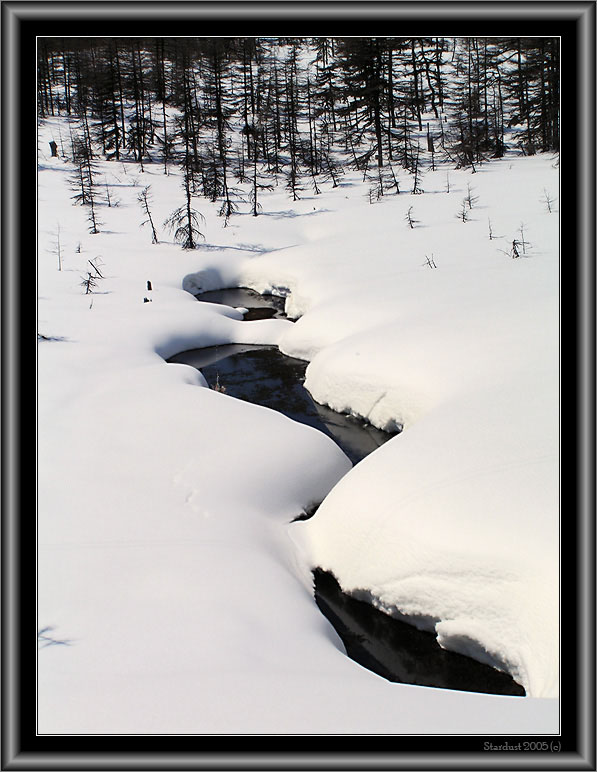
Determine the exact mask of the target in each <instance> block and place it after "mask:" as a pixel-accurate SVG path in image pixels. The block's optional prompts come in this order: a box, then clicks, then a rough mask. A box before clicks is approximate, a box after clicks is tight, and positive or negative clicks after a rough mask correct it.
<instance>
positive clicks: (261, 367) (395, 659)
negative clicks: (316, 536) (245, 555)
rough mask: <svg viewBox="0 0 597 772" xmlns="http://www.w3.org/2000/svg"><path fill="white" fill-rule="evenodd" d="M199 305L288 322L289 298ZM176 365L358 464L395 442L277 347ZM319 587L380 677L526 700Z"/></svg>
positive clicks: (346, 637)
mask: <svg viewBox="0 0 597 772" xmlns="http://www.w3.org/2000/svg"><path fill="white" fill-rule="evenodd" d="M197 297H198V299H199V300H205V301H208V302H211V303H223V304H225V305H229V306H232V307H243V308H246V309H247V313H246V314H245V316H244V318H245V320H247V321H251V320H254V319H266V318H273V317H278V318H279V317H283V316H284V298H279V297H275V296H272V295H267V296H264V295H259V294H257V293H256V292H254V291H253V290H249V289H244V288H237V289H228V290H218V291H214V292H206V293H202V294H201V295H198V296H197ZM168 361H169V362H177V363H181V364H188V365H191V366H193V367H196V368H197V369H199V370H201V372H202V374H203V376H204V377H205V379H206V380H207V382H208V384H209V386H210V387H211V388H216V389H218V390H220V391H222V392H224V393H226V394H227V395H229V396H232V397H236V398H238V399H243V400H246V401H247V402H253V403H255V404H258V405H262V406H264V407H268V408H271V409H272V410H277V411H279V412H281V413H283V414H284V415H286V416H288V417H290V418H292V419H294V420H296V421H300V422H302V423H305V424H308V425H309V426H312V427H314V428H316V429H319V430H320V431H323V432H324V433H326V434H328V435H329V436H330V437H332V439H333V440H334V441H335V442H336V444H337V445H339V446H340V448H342V450H343V451H344V452H345V453H346V455H347V456H348V457H349V458H350V460H351V461H352V462H353V464H356V463H358V462H359V461H360V460H361V459H362V458H364V457H365V456H366V455H368V454H369V453H371V452H372V451H374V450H375V449H376V448H378V447H379V446H380V445H382V444H383V443H384V442H386V441H387V440H389V439H390V437H391V436H392V435H391V434H388V433H387V432H383V431H380V430H379V429H376V428H375V427H373V426H371V425H370V424H366V423H364V422H362V421H360V420H357V419H355V418H353V417H352V416H349V415H344V414H341V413H337V412H335V411H333V410H331V409H330V408H327V407H325V406H323V405H319V404H318V403H316V402H315V401H314V400H313V399H312V398H311V396H310V394H309V392H308V391H307V390H306V389H305V388H304V385H303V384H304V380H305V371H306V368H307V365H308V363H307V362H305V361H303V360H300V359H294V358H292V357H288V356H285V355H284V354H282V353H281V352H280V351H279V349H278V348H277V347H276V346H263V345H259V346H255V345H248V344H230V345H223V346H213V347H209V348H202V349H192V350H189V351H185V352H182V353H181V354H177V355H175V356H173V357H171V358H170V359H169V360H168ZM309 514H312V513H309ZM314 582H315V600H316V602H317V605H318V606H319V608H320V610H321V611H322V613H323V614H324V615H325V616H326V617H327V619H328V620H329V621H330V622H331V624H332V625H333V626H334V628H335V629H336V632H337V633H338V635H339V636H340V637H341V639H342V641H343V643H344V646H345V648H346V652H347V654H348V656H349V657H351V658H352V659H354V660H355V661H356V662H359V663H360V664H361V665H363V666H364V667H366V668H368V669H369V670H372V671H373V672H375V673H377V674H378V675H380V676H383V677H384V678H387V679H388V680H390V681H396V682H400V683H408V684H417V685H423V686H433V687H439V688H448V689H458V690H460V691H476V692H486V693H493V694H508V695H518V696H523V695H524V694H525V691H524V689H523V688H522V686H520V685H519V684H517V683H516V682H515V681H514V680H513V679H512V678H511V676H509V675H508V674H506V673H502V672H500V671H498V670H495V669H494V668H492V667H489V666H487V665H484V664H482V663H480V662H477V661H475V660H472V659H470V658H468V657H465V656H463V655H461V654H457V653H454V652H450V651H447V650H445V649H442V648H441V647H440V646H439V644H438V643H437V640H436V638H435V635H433V634H432V633H429V632H425V631H420V630H418V629H416V628H415V627H413V626H412V625H410V624H406V623H405V622H403V621H400V620H398V619H394V618H392V617H390V616H389V615H387V614H385V613H383V612H381V611H379V610H377V609H375V608H374V607H373V606H371V605H370V604H368V603H365V602H363V601H361V600H356V599H354V598H352V597H351V596H349V595H347V594H345V593H343V592H342V591H341V589H340V587H339V585H338V583H337V582H336V580H335V578H334V577H333V575H331V574H329V573H326V572H324V571H321V570H320V569H317V570H315V571H314Z"/></svg>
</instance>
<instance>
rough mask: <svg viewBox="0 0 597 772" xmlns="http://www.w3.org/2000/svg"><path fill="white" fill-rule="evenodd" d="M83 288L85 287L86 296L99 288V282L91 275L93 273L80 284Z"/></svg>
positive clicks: (89, 273)
mask: <svg viewBox="0 0 597 772" xmlns="http://www.w3.org/2000/svg"><path fill="white" fill-rule="evenodd" d="M80 286H81V287H85V294H86V295H90V294H91V293H92V292H93V290H94V289H95V287H96V286H97V281H96V279H95V277H94V276H93V275H92V274H91V272H88V274H87V278H86V279H83V281H82V282H81V283H80Z"/></svg>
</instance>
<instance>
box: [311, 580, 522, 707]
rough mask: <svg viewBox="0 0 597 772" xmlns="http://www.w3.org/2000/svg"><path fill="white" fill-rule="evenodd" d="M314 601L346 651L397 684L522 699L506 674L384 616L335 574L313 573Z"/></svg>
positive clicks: (430, 635) (520, 689) (432, 634)
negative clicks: (348, 590) (342, 584)
mask: <svg viewBox="0 0 597 772" xmlns="http://www.w3.org/2000/svg"><path fill="white" fill-rule="evenodd" d="M313 577H314V588H315V601H316V603H317V605H318V607H319V609H320V611H321V612H322V614H323V615H324V616H325V617H326V618H327V619H328V621H329V622H330V623H331V624H332V625H333V627H334V629H335V630H336V632H337V633H338V635H339V636H340V638H341V639H342V642H343V644H344V647H345V649H346V653H347V655H348V656H349V657H350V658H351V659H353V660H354V661H355V662H358V663H359V664H360V665H362V666H363V667H365V668H367V670H371V671H373V672H374V673H377V674H378V675H380V676H382V677H383V678H386V679H387V680H388V681H395V682H397V683H404V684H413V685H417V686H433V687H435V688H439V689H455V690H458V691H465V692H483V693H485V694H505V695H512V696H518V697H524V696H525V694H526V692H525V690H524V688H523V687H522V686H521V685H520V684H519V683H517V682H516V681H515V680H514V679H513V678H512V676H510V675H509V674H508V673H503V672H502V671H501V670H496V669H495V668H493V667H491V666H489V665H485V664H483V663H482V662H477V660H474V659H471V658H470V657H466V656H464V655H463V654H458V653H457V652H453V651H448V650H447V649H443V648H442V647H441V646H440V645H439V643H438V642H437V638H436V636H435V634H434V633H432V632H428V631H425V630H419V629H418V628H416V627H414V625H411V624H408V623H407V622H403V621H401V620H399V619H395V618H394V617H391V616H389V614H385V613H384V612H383V611H380V610H379V609H376V608H375V607H374V606H372V605H370V604H369V603H366V602H365V601H362V600H357V599H356V598H353V597H352V596H350V595H349V594H347V593H345V592H343V591H342V589H341V588H340V585H339V584H338V582H337V581H336V578H335V577H334V576H333V574H331V573H329V572H327V571H323V570H322V569H320V568H318V569H315V571H314V572H313Z"/></svg>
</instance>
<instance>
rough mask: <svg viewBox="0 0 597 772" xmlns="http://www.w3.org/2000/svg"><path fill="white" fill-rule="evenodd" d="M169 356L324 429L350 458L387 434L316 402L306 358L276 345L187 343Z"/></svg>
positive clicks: (227, 389) (232, 391)
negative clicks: (201, 345) (199, 345)
mask: <svg viewBox="0 0 597 772" xmlns="http://www.w3.org/2000/svg"><path fill="white" fill-rule="evenodd" d="M168 361H169V362H177V363H178V364H186V365H191V366H192V367H196V368H197V369H198V370H201V372H202V374H203V377H204V378H205V380H206V381H207V383H208V385H209V386H210V387H211V388H212V389H217V390H218V391H221V392H223V393H225V394H227V395H229V396H231V397H236V398H237V399H242V400H244V401H245V402H252V403H253V404H256V405H262V406H263V407H268V408H270V409H271V410H277V411H278V412H279V413H282V414H283V415H285V416H287V417H288V418H292V419H293V420H294V421H298V422H300V423H303V424H306V425H307V426H312V427H313V428H314V429H318V430H319V431H321V432H323V433H324V434H327V435H328V436H329V437H331V438H332V439H333V440H334V442H335V443H336V444H337V445H338V446H339V447H340V448H341V449H342V450H343V451H344V452H345V453H346V455H347V456H348V458H349V459H350V460H351V461H352V463H353V464H356V463H358V462H359V461H360V460H361V459H362V458H364V457H365V456H367V455H368V454H369V453H371V452H372V451H374V450H375V449H376V448H378V447H380V445H383V444H384V442H387V441H388V440H389V439H390V437H391V436H392V435H391V434H389V433H388V432H384V431H381V429H376V428H375V427H374V426H371V425H370V424H367V423H365V422H364V421H362V420H360V419H358V418H355V417H354V416H351V415H346V414H344V413H337V412H336V411H335V410H332V409H331V408H329V407H326V406H325V405H320V404H319V403H318V402H315V400H314V399H313V398H312V397H311V395H310V394H309V392H308V391H307V389H306V388H305V386H304V382H305V371H306V369H307V365H308V362H305V361H304V360H302V359H295V358H294V357H288V356H286V355H284V354H282V353H281V352H280V350H279V349H278V347H277V346H261V345H259V346H255V345H249V344H237V343H233V344H228V345H224V346H211V347H209V348H201V349H192V350H190V351H183V352H182V353H181V354H177V355H176V356H173V357H171V358H170V359H169V360H168Z"/></svg>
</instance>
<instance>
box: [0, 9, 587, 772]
mask: <svg viewBox="0 0 597 772" xmlns="http://www.w3.org/2000/svg"><path fill="white" fill-rule="evenodd" d="M187 21H193V22H201V25H200V28H201V31H200V35H201V36H209V35H219V34H222V31H225V33H226V35H227V36H236V35H238V36H247V35H254V34H259V35H262V34H268V35H269V34H272V35H280V34H281V33H282V34H284V33H285V32H286V30H288V31H289V33H290V34H291V35H292V36H297V35H316V36H319V35H323V36H330V37H338V36H342V35H355V33H358V36H365V35H375V34H379V32H380V31H381V32H383V31H387V29H388V24H396V26H397V29H398V34H399V35H401V36H402V35H404V36H405V37H409V36H411V35H413V34H417V32H416V31H417V30H420V28H421V24H425V25H427V28H429V26H432V27H433V33H432V34H441V35H446V36H459V37H462V36H469V35H483V34H487V35H491V34H494V35H495V34H500V35H512V36H559V37H560V38H561V50H562V114H563V115H564V116H566V120H564V121H563V131H562V190H561V210H562V214H561V227H562V236H561V447H562V457H563V463H562V468H561V522H562V526H561V546H562V551H561V555H562V558H561V560H562V570H561V610H562V615H561V620H562V636H561V637H562V678H561V682H562V697H561V706H562V708H561V732H560V734H559V736H557V737H553V736H549V737H545V738H528V737H527V738H525V739H526V740H527V741H528V740H531V739H532V740H534V741H538V740H545V741H546V742H547V743H548V744H549V751H548V752H539V751H531V750H529V751H528V752H518V751H510V752H509V751H507V750H496V751H493V752H488V751H484V750H483V748H484V743H485V742H487V741H491V740H492V739H493V740H494V742H495V744H496V745H500V744H503V743H506V742H510V743H511V744H515V742H516V741H517V738H515V737H512V738H503V737H500V738H497V739H496V738H491V737H488V738H480V737H478V736H476V737H469V736H464V735H463V736H425V735H421V736H400V735H396V736H394V735H383V736H368V735H358V736H357V735H354V736H334V737H330V736H298V735H293V736H284V737H280V736H265V735H264V736H232V735H231V736H229V735H225V736H215V737H213V736H210V737H203V736H176V737H171V736H159V735H151V736H148V735H144V736H105V737H103V736H89V737H87V736H85V737H82V736H70V735H69V736H66V735H65V736H59V737H56V736H52V737H48V736H44V737H42V736H38V735H37V734H36V731H35V709H34V704H35V661H36V656H37V641H36V629H35V625H36V619H35V603H36V601H35V558H36V555H35V540H34V537H33V534H34V532H35V511H36V491H35V464H36V458H35V456H36V454H35V420H34V416H35V390H36V374H35V350H34V348H33V345H34V343H33V341H34V340H35V339H36V337H35V338H34V335H35V336H36V329H35V327H36V314H35V302H36V298H35V295H36V292H35V280H34V277H35V271H34V255H35V253H36V248H35V245H36V242H35V229H34V228H33V227H32V214H31V212H32V207H33V208H34V204H35V189H36V181H35V180H36V177H35V175H36V169H35V163H36V159H35V152H34V150H33V148H35V133H36V128H35V127H36V104H35V82H36V60H35V51H36V38H37V37H39V36H47V37H60V36H86V35H88V34H89V31H90V30H93V36H94V37H110V36H111V35H113V34H114V30H115V28H117V29H118V35H123V36H127V35H130V36H133V35H134V36H138V35H152V34H153V35H159V36H172V37H176V36H177V32H176V30H177V29H178V30H180V28H181V27H180V25H181V24H182V22H187ZM398 23H399V25H398ZM187 29H188V27H187ZM178 34H180V32H179V33H178ZM419 34H420V33H419ZM594 120H595V3H594V2H592V1H591V2H450V1H449V0H447V1H446V2H431V1H430V2H392V1H391V0H390V1H389V2H350V0H349V1H347V2H251V1H250V0H248V1H247V2H235V1H234V0H231V2H147V3H141V2H52V1H50V2H3V3H2V138H3V143H2V161H3V164H2V169H3V172H2V193H3V195H2V223H3V225H2V323H3V324H2V357H3V358H2V364H3V373H2V432H3V434H2V451H3V452H2V483H3V485H2V558H3V561H2V566H3V568H2V571H3V574H2V578H3V597H2V601H3V606H2V610H3V618H2V634H3V636H2V638H3V646H2V769H7V770H8V769H10V770H12V769H15V770H16V769H19V770H25V769H28V770H29V769H30V770H33V769H40V770H41V769H60V770H67V769H77V770H84V769H121V770H123V769H144V770H151V769H173V770H175V769H239V770H240V769H264V770H265V769H295V770H299V769H301V770H302V769H326V770H327V769H346V770H350V769H372V770H373V769H463V770H464V769H546V770H547V769H595V669H594V665H595V639H594V632H595V618H594V609H595V598H594V587H595V552H594V544H595V539H594V537H595V532H594V516H595V495H594V494H595V485H594V483H595V479H594V477H595V453H594V449H595V431H594V429H595V412H594V405H595V380H594V377H595V358H594V353H595V339H594V331H595V292H594V289H595V266H594V263H595V223H594V216H595V124H594ZM571 405H574V409H573V410H571V409H570V407H571ZM564 451H565V452H564Z"/></svg>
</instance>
